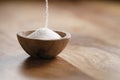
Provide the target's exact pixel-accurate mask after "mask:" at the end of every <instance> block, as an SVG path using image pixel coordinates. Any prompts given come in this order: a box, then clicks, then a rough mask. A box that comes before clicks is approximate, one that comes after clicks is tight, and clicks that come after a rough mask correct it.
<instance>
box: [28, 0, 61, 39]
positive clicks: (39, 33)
mask: <svg viewBox="0 0 120 80" xmlns="http://www.w3.org/2000/svg"><path fill="white" fill-rule="evenodd" d="M47 27H48V0H46V22H45V28H40V29H38V30H36V31H35V32H33V33H31V34H30V35H28V36H27V37H28V38H33V39H42V40H51V39H60V38H61V36H60V35H58V34H57V33H56V32H54V31H52V30H50V29H48V28H47Z"/></svg>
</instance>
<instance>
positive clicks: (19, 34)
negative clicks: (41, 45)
mask: <svg viewBox="0 0 120 80" xmlns="http://www.w3.org/2000/svg"><path fill="white" fill-rule="evenodd" d="M33 31H35V30H29V31H20V32H18V33H17V36H19V37H22V38H24V39H29V40H39V41H56V40H63V39H70V38H71V34H70V33H69V32H66V31H61V30H54V31H55V32H62V33H65V34H66V35H65V36H64V37H62V38H60V39H50V40H44V39H33V38H28V37H25V36H23V35H22V33H24V32H33Z"/></svg>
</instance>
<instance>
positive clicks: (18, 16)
mask: <svg viewBox="0 0 120 80" xmlns="http://www.w3.org/2000/svg"><path fill="white" fill-rule="evenodd" d="M49 6H50V7H49V13H50V14H49V27H50V28H51V29H55V30H56V29H57V30H64V31H68V32H70V33H71V35H72V39H71V41H70V42H69V44H68V46H67V47H66V48H65V49H64V51H63V52H61V54H60V55H58V56H57V57H56V58H55V59H53V60H38V59H34V58H31V57H29V55H27V54H26V52H24V51H23V49H22V48H21V46H20V45H19V43H18V41H17V38H16V33H17V32H19V31H23V30H24V31H27V30H33V29H37V28H40V27H42V26H44V23H45V14H44V13H45V4H44V3H42V2H33V1H31V2H28V1H26V2H23V1H17V2H12V1H8V2H0V79H1V80H120V76H119V75H120V35H119V34H120V5H119V3H112V2H76V3H72V2H71V3H68V2H59V3H57V2H50V4H49Z"/></svg>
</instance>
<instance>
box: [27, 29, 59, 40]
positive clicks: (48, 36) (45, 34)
mask: <svg viewBox="0 0 120 80" xmlns="http://www.w3.org/2000/svg"><path fill="white" fill-rule="evenodd" d="M27 37H28V38H32V39H41V40H54V39H60V38H61V36H60V35H59V34H57V33H56V32H54V31H52V30H51V29H49V28H40V29H37V30H36V31H34V32H33V33H31V34H30V35H28V36H27Z"/></svg>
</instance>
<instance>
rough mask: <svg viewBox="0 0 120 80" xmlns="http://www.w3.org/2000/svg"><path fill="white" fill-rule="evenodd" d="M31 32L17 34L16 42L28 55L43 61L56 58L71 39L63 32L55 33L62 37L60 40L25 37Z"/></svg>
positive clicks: (68, 34)
mask: <svg viewBox="0 0 120 80" xmlns="http://www.w3.org/2000/svg"><path fill="white" fill-rule="evenodd" d="M32 32H34V31H23V32H19V33H17V38H18V41H19V43H20V45H21V46H22V48H23V49H24V50H25V51H26V52H27V53H28V54H29V55H31V56H32V57H38V58H44V59H49V58H54V57H56V56H57V55H58V54H59V53H60V52H61V51H62V50H63V49H64V48H65V46H66V45H67V43H68V41H69V39H70V38H71V35H70V33H68V32H63V31H55V32H57V33H58V34H59V35H60V36H61V37H62V38H61V39H55V40H40V39H31V38H28V37H27V36H28V35H29V34H31V33H32Z"/></svg>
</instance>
